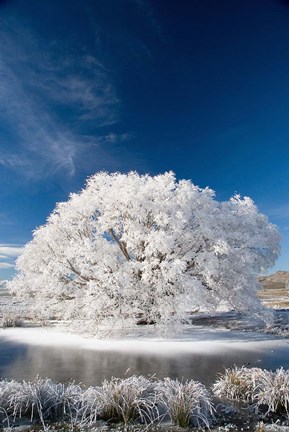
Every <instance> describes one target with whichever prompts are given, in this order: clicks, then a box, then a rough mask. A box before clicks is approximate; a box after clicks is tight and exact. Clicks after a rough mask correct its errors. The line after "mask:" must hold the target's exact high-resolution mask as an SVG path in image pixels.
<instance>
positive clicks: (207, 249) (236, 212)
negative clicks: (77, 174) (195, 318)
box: [10, 172, 279, 324]
mask: <svg viewBox="0 0 289 432" xmlns="http://www.w3.org/2000/svg"><path fill="white" fill-rule="evenodd" d="M278 253H279V234H278V230H277V228H276V226H275V225H272V224H271V223H269V221H268V219H267V217H266V216H264V215H263V214H261V213H260V212H259V211H258V209H257V208H256V206H255V204H254V203H253V201H252V200H251V199H250V198H248V197H244V198H241V197H240V196H238V195H236V196H234V197H232V198H231V199H229V200H228V201H225V202H218V201H217V200H216V199H215V196H214V192H213V191H212V190H211V189H209V188H205V189H202V188H199V187H198V186H195V185H194V184H192V182H191V181H190V180H180V181H177V180H176V178H175V175H174V174H173V173H172V172H169V173H165V174H162V175H157V176H154V177H153V176H149V175H139V174H137V173H135V172H130V173H128V174H120V173H115V174H108V173H104V172H101V173H97V174H95V175H94V176H92V177H91V178H89V179H88V181H87V183H86V187H85V188H84V189H83V190H82V191H81V192H80V193H75V194H71V195H70V197H69V199H68V201H67V202H62V203H59V204H57V205H56V208H55V210H54V211H53V212H52V213H51V215H50V216H49V217H48V219H47V222H46V223H45V225H43V226H41V227H39V228H38V229H36V230H35V232H34V235H33V240H32V241H31V242H30V243H28V244H27V245H26V246H25V248H24V252H23V254H22V255H21V256H20V257H19V259H18V261H17V269H18V274H17V276H16V277H15V278H14V279H13V280H12V281H11V282H10V288H11V289H12V291H13V292H14V293H15V294H17V295H18V296H20V297H21V296H22V297H27V296H29V297H33V298H35V299H39V300H40V303H41V304H42V305H44V304H45V305H46V306H45V307H46V308H47V309H48V310H51V311H52V310H53V308H54V309H55V305H56V304H57V307H58V311H59V313H60V315H61V316H62V317H63V318H66V319H75V320H80V321H83V320H89V321H90V322H93V323H95V324H97V323H99V322H109V321H112V322H115V321H116V320H118V319H123V320H126V322H131V320H132V321H137V320H139V319H143V320H144V321H146V322H154V323H162V324H163V323H172V322H176V321H180V320H182V319H184V318H185V316H186V314H187V312H189V311H192V310H203V311H204V310H206V311H212V310H216V308H217V307H218V306H219V305H220V304H223V305H226V306H227V307H228V308H229V309H235V310H239V311H246V312H247V311H248V310H253V311H256V310H258V309H259V308H260V303H259V301H258V299H257V297H256V292H257V290H258V287H259V285H258V282H257V279H256V275H258V274H259V273H260V272H264V271H266V270H267V269H268V268H270V267H271V266H272V265H273V264H274V262H275V260H276V258H277V256H278ZM51 313H52V312H51Z"/></svg>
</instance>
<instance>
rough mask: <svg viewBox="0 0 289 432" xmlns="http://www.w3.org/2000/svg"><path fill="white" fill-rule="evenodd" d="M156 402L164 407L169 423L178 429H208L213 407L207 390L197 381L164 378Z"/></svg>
mask: <svg viewBox="0 0 289 432" xmlns="http://www.w3.org/2000/svg"><path fill="white" fill-rule="evenodd" d="M158 400H159V401H160V402H161V403H162V404H163V405H164V406H165V407H166V410H167V413H168V414H169V416H170V418H171V421H172V422H173V423H174V424H175V425H177V426H180V427H184V428H187V427H189V426H206V427H209V425H210V421H211V419H212V418H213V406H212V402H211V399H210V396H209V393H208V391H207V389H206V388H205V387H204V386H203V384H201V383H199V382H197V381H193V380H191V381H185V382H180V381H179V380H172V379H170V378H165V380H164V381H161V382H160V383H159V386H158Z"/></svg>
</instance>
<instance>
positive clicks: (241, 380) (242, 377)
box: [213, 366, 266, 402]
mask: <svg viewBox="0 0 289 432" xmlns="http://www.w3.org/2000/svg"><path fill="white" fill-rule="evenodd" d="M264 373H266V371H263V370H262V369H259V368H251V369H250V368H246V367H244V366H243V367H241V368H238V367H234V368H230V369H226V370H225V372H224V374H222V375H221V376H220V377H219V379H218V380H217V381H216V382H215V384H214V385H213V392H214V393H215V395H216V396H219V397H225V398H227V399H230V400H237V401H243V402H253V401H254V400H255V399H256V392H257V390H258V388H259V386H260V384H261V381H262V378H263V375H264Z"/></svg>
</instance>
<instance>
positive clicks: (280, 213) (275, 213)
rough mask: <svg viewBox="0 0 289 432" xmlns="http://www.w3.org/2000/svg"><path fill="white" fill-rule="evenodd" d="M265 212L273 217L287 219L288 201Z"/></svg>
mask: <svg viewBox="0 0 289 432" xmlns="http://www.w3.org/2000/svg"><path fill="white" fill-rule="evenodd" d="M267 214H268V216H270V217H273V218H275V219H287V218H289V203H288V204H284V205H282V206H279V207H273V208H270V209H269V210H268V211H267Z"/></svg>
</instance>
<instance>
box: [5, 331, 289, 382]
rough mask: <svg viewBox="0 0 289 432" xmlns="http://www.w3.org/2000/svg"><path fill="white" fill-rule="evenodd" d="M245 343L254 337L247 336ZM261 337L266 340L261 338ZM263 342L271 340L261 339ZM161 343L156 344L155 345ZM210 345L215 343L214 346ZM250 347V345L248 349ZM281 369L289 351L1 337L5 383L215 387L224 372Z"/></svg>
mask: <svg viewBox="0 0 289 432" xmlns="http://www.w3.org/2000/svg"><path fill="white" fill-rule="evenodd" d="M243 337H244V338H245V339H246V338H247V339H248V341H249V340H250V338H252V337H254V336H253V334H251V333H245V334H244V335H243ZM258 337H261V336H257V338H258ZM261 338H263V339H264V338H266V336H262V337H261ZM154 343H156V342H154ZM209 343H210V342H209ZM245 345H246V344H245ZM245 364H246V365H248V366H250V367H253V366H256V367H261V368H267V369H276V368H278V367H281V366H283V367H284V368H285V369H287V368H289V345H286V344H281V345H280V346H278V347H277V348H276V347H274V349H272V346H270V345H268V348H266V347H265V348H264V347H263V348H262V350H257V351H256V350H255V349H253V348H248V347H246V346H244V349H240V348H238V349H236V348H235V346H234V344H232V345H231V346H230V345H228V346H227V347H226V348H224V349H223V350H221V351H220V350H219V351H218V352H214V351H213V352H205V353H201V352H184V351H182V352H177V351H176V350H174V351H170V350H168V351H167V352H166V350H160V353H156V352H144V351H142V352H135V351H133V352H129V351H125V352H124V351H109V350H106V351H97V350H90V349H78V348H77V347H70V346H68V347H67V346H37V345H31V344H28V343H27V344H26V343H18V342H12V341H8V340H6V338H3V337H1V336H0V378H2V379H9V380H10V379H15V380H18V381H21V380H23V379H24V380H33V379H34V378H35V377H36V376H37V375H39V376H41V377H48V378H51V379H52V380H53V381H55V382H63V383H67V382H69V381H72V380H73V381H75V382H76V383H80V382H81V383H83V384H84V385H86V386H89V385H99V384H101V382H102V381H103V379H105V378H106V379H110V378H111V377H120V378H122V377H125V376H130V375H132V374H137V375H140V374H142V375H145V376H148V375H155V376H156V377H157V378H160V379H162V378H164V377H167V376H168V377H170V378H179V379H195V380H198V381H201V382H202V383H203V384H205V385H206V386H211V385H212V383H213V382H214V381H215V379H216V376H217V374H218V373H222V372H223V371H224V368H227V367H232V366H234V365H236V366H242V365H245Z"/></svg>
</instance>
